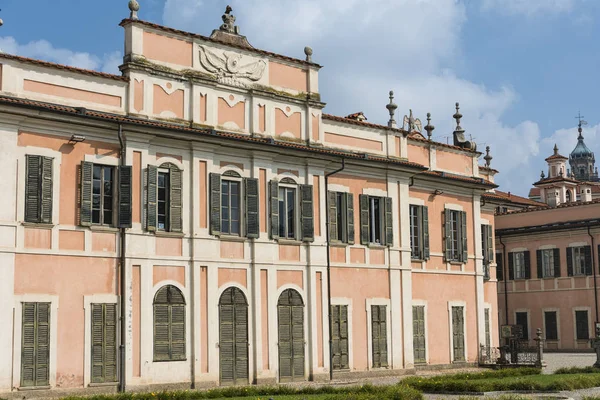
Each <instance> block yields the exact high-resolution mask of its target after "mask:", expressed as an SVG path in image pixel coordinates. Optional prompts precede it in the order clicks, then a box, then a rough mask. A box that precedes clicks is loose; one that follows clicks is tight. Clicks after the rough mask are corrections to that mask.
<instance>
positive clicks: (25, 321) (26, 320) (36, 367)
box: [21, 303, 50, 387]
mask: <svg viewBox="0 0 600 400" xmlns="http://www.w3.org/2000/svg"><path fill="white" fill-rule="evenodd" d="M22 305H23V311H22V321H21V324H22V328H21V329H22V331H21V332H22V337H21V386H22V387H42V386H48V385H49V384H50V303H22Z"/></svg>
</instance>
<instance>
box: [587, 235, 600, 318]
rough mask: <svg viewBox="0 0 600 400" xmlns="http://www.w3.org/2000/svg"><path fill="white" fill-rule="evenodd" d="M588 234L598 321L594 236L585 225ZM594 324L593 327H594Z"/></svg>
mask: <svg viewBox="0 0 600 400" xmlns="http://www.w3.org/2000/svg"><path fill="white" fill-rule="evenodd" d="M587 232H588V235H590V239H591V240H592V271H594V305H595V306H596V323H598V288H597V284H596V265H595V264H596V258H595V257H594V246H595V244H594V236H593V235H592V233H591V232H590V226H589V225H588V227H587ZM595 326H596V325H595V324H594V329H596V328H595Z"/></svg>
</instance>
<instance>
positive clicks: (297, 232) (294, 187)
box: [277, 182, 301, 241]
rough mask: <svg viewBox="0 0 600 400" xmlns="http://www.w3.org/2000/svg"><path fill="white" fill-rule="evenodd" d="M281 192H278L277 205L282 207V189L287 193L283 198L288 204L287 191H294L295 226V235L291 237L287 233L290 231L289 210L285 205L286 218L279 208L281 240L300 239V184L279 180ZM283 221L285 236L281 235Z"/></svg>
mask: <svg viewBox="0 0 600 400" xmlns="http://www.w3.org/2000/svg"><path fill="white" fill-rule="evenodd" d="M278 190H279V192H278V193H277V199H278V202H277V207H280V203H281V201H282V199H281V191H282V190H283V191H284V193H286V198H285V199H284V200H283V201H284V202H285V203H286V204H287V191H288V190H293V191H294V203H293V204H294V211H293V213H294V218H293V221H294V227H293V235H292V237H289V236H288V235H287V233H289V227H288V226H287V221H288V219H287V212H285V207H284V212H285V219H284V218H283V216H284V215H283V214H282V213H281V209H279V227H278V231H279V240H291V241H296V240H299V237H300V224H301V221H300V217H301V216H300V196H299V192H300V185H298V184H292V183H286V182H283V183H282V182H279V187H278ZM282 223H283V224H284V227H283V228H284V232H285V233H286V235H285V236H282V235H281V229H282Z"/></svg>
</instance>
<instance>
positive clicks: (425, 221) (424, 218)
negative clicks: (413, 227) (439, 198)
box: [419, 206, 430, 260]
mask: <svg viewBox="0 0 600 400" xmlns="http://www.w3.org/2000/svg"><path fill="white" fill-rule="evenodd" d="M419 210H421V229H422V232H423V243H422V245H423V259H424V260H429V257H430V250H429V209H428V208H427V207H426V206H422V207H419Z"/></svg>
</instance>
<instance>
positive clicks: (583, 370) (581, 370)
mask: <svg viewBox="0 0 600 400" xmlns="http://www.w3.org/2000/svg"><path fill="white" fill-rule="evenodd" d="M597 373H600V369H599V368H595V367H569V368H559V369H557V370H556V371H555V372H554V374H556V375H565V374H597Z"/></svg>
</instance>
